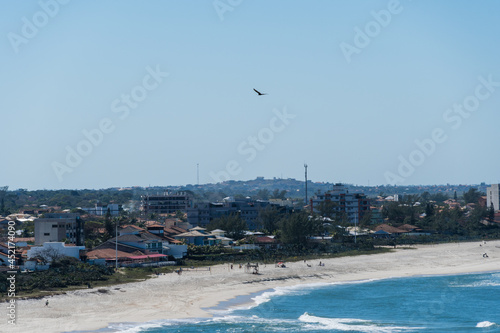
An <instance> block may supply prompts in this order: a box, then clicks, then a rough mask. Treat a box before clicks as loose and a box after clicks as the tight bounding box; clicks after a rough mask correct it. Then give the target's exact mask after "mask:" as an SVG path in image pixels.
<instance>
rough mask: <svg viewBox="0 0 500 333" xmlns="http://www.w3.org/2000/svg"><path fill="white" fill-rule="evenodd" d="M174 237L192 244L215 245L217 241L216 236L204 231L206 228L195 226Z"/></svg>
mask: <svg viewBox="0 0 500 333" xmlns="http://www.w3.org/2000/svg"><path fill="white" fill-rule="evenodd" d="M174 238H175V239H176V240H178V241H182V242H185V243H186V244H193V245H200V246H201V245H215V244H218V243H219V242H218V241H217V238H216V237H215V236H214V235H212V234H209V233H207V232H206V229H204V228H201V227H195V228H192V229H189V231H188V232H185V233H182V234H178V235H175V236H174Z"/></svg>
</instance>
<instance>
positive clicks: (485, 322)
mask: <svg viewBox="0 0 500 333" xmlns="http://www.w3.org/2000/svg"><path fill="white" fill-rule="evenodd" d="M496 325H497V324H496V323H492V322H491V321H482V322H479V323H477V325H476V327H491V326H496Z"/></svg>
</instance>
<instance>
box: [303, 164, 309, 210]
mask: <svg viewBox="0 0 500 333" xmlns="http://www.w3.org/2000/svg"><path fill="white" fill-rule="evenodd" d="M304 168H305V169H306V206H307V205H308V204H309V203H308V202H307V164H305V163H304Z"/></svg>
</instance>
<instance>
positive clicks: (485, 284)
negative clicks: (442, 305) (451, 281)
mask: <svg viewBox="0 0 500 333" xmlns="http://www.w3.org/2000/svg"><path fill="white" fill-rule="evenodd" d="M499 286H500V282H496V281H479V282H474V283H469V284H457V285H451V287H454V288H480V287H499Z"/></svg>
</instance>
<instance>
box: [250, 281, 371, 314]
mask: <svg viewBox="0 0 500 333" xmlns="http://www.w3.org/2000/svg"><path fill="white" fill-rule="evenodd" d="M378 280H380V279H367V280H357V281H348V282H330V283H309V284H299V285H295V286H288V287H277V288H275V289H273V290H272V291H266V292H263V293H262V294H260V295H258V296H255V297H253V298H252V300H253V301H254V304H252V305H251V306H250V307H248V308H253V307H256V306H259V305H261V304H263V303H266V302H269V301H270V300H271V299H272V298H273V297H276V296H283V295H292V294H293V295H300V294H303V293H306V292H308V290H310V289H315V288H321V287H327V286H333V285H346V284H361V283H368V282H373V281H378Z"/></svg>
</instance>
